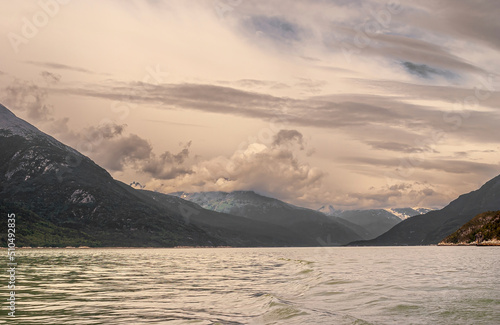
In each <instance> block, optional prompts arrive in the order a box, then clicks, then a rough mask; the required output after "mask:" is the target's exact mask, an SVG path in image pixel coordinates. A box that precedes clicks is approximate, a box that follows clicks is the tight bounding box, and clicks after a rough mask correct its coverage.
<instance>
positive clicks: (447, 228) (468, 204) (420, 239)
mask: <svg viewBox="0 0 500 325" xmlns="http://www.w3.org/2000/svg"><path fill="white" fill-rule="evenodd" d="M494 210H500V176H497V177H495V178H493V179H492V180H490V181H489V182H487V183H486V184H484V185H483V186H482V187H481V188H480V189H478V190H476V191H473V192H470V193H468V194H464V195H461V196H460V197H459V198H458V199H456V200H454V201H453V202H451V203H450V204H449V205H447V206H446V207H445V208H443V209H441V210H436V211H431V212H429V213H426V214H424V215H420V216H415V217H412V218H410V219H407V220H404V221H403V222H401V223H399V224H397V225H396V226H394V227H393V228H391V229H390V230H389V231H387V232H386V233H384V234H382V235H380V236H379V237H377V238H375V239H373V240H368V241H359V242H354V243H351V245H359V246H377V245H431V244H437V243H439V242H440V241H441V240H442V239H443V238H445V237H446V236H448V235H450V234H451V233H453V232H454V231H456V230H458V229H459V228H460V227H461V226H462V225H463V224H465V223H466V222H468V221H469V220H471V219H472V218H473V217H474V216H476V215H478V214H479V213H482V212H485V211H494Z"/></svg>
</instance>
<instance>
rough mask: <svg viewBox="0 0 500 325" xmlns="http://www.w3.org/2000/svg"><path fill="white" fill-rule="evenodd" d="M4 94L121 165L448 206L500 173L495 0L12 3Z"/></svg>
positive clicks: (190, 181) (368, 201)
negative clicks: (461, 195) (452, 201)
mask: <svg viewBox="0 0 500 325" xmlns="http://www.w3.org/2000/svg"><path fill="white" fill-rule="evenodd" d="M0 15H1V18H2V19H1V20H0V32H1V34H2V37H1V38H0V47H1V49H2V50H1V52H0V89H1V92H0V102H1V103H2V104H4V105H6V106H7V107H8V108H10V109H11V110H12V111H13V112H14V113H15V114H16V115H18V116H19V117H21V118H23V119H26V120H27V121H28V122H30V123H32V124H34V125H35V126H37V127H38V128H40V129H41V130H43V131H44V132H47V133H49V134H51V135H53V136H54V137H56V138H57V139H59V140H61V141H63V142H65V143H66V144H68V145H71V146H73V147H75V148H76V149H78V150H79V151H81V152H82V153H84V154H86V155H88V156H89V157H91V158H92V159H93V160H94V161H96V162H97V163H98V164H100V165H101V166H102V167H104V168H106V169H107V170H108V171H109V172H110V173H111V174H112V175H113V176H114V177H115V178H116V179H119V180H121V181H124V182H126V183H132V182H138V183H140V184H141V185H142V186H145V188H146V189H150V190H157V191H161V192H164V193H170V192H174V191H213V190H222V191H232V190H255V191H257V192H259V193H262V194H265V195H270V196H273V197H276V198H279V199H282V200H285V201H287V202H290V203H293V204H297V205H302V206H307V207H311V208H319V207H320V206H321V205H324V204H331V205H333V206H334V207H335V208H341V209H354V208H375V207H404V206H425V207H435V208H439V207H442V206H444V205H446V204H447V203H449V202H450V201H451V200H453V199H455V198H456V197H457V196H458V195H460V194H463V193H465V192H469V191H472V190H475V189H477V188H478V187H479V186H480V185H482V184H483V183H484V182H486V181H487V180H489V179H491V178H493V177H494V176H496V175H498V174H500V156H499V149H500V127H499V125H500V111H499V105H500V93H499V89H500V76H499V74H500V61H499V60H498V58H499V57H500V37H499V35H500V20H499V19H498V17H500V4H499V3H498V1H494V0H490V1H472V0H471V1H455V0H440V1H433V0H429V1H426V0H420V1H401V2H398V1H347V0H295V1H291V0H290V1H285V0H275V1H260V0H259V1H250V0H220V1H216V0H214V1H212V0H206V1H195V0H130V1H120V0H106V1H102V0H101V1H97V0H86V1H83V0H72V1H69V0H64V1H63V0H59V1H56V0H41V1H27V0H17V1H2V2H1V3H0Z"/></svg>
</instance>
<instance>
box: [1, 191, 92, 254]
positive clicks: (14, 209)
mask: <svg viewBox="0 0 500 325" xmlns="http://www.w3.org/2000/svg"><path fill="white" fill-rule="evenodd" d="M12 213H13V214H15V215H16V218H15V219H16V227H15V230H16V232H15V235H16V237H15V239H16V241H15V244H16V246H17V247H27V246H29V247H66V246H75V247H78V246H100V243H99V242H98V241H96V240H94V239H92V238H91V237H90V236H89V235H87V234H85V233H83V232H81V231H78V230H75V229H69V228H65V227H59V226H56V225H54V224H53V223H51V222H49V221H46V220H43V219H42V218H40V217H39V216H38V215H37V214H35V213H33V212H32V211H29V210H27V209H25V208H23V207H21V206H19V205H16V204H12V203H8V202H5V201H1V200H0V216H1V218H0V246H1V247H7V217H8V215H9V214H12Z"/></svg>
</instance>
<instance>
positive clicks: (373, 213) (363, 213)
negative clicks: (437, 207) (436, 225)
mask: <svg viewBox="0 0 500 325" xmlns="http://www.w3.org/2000/svg"><path fill="white" fill-rule="evenodd" d="M318 211H319V212H322V213H324V214H325V215H327V216H335V217H339V218H342V219H345V220H348V221H350V222H352V223H354V224H357V225H359V226H362V227H364V228H365V229H366V230H367V231H368V232H369V233H370V237H372V238H375V237H377V236H379V235H381V234H383V233H384V232H386V231H388V230H389V229H391V228H392V227H394V226H395V225H397V224H398V223H400V222H401V221H402V220H405V219H408V218H410V217H413V216H416V215H420V214H424V213H427V212H429V211H431V209H426V208H392V209H367V210H336V209H335V208H334V207H333V206H332V205H324V206H322V207H321V208H319V209H318Z"/></svg>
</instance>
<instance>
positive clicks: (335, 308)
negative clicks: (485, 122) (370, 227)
mask: <svg viewBox="0 0 500 325" xmlns="http://www.w3.org/2000/svg"><path fill="white" fill-rule="evenodd" d="M17 255H18V260H17V262H18V268H17V284H18V286H17V297H18V300H17V312H16V314H17V317H16V318H15V319H7V318H6V317H5V316H3V317H2V319H1V321H0V323H9V324H26V325H27V324H73V325H74V324H341V325H342V324H446V325H449V324H475V325H478V324H492V325H493V324H499V323H500V284H499V283H500V282H499V278H500V249H499V248H498V247H435V246H434V247H431V246H429V247H367V248H362V247H352V248H326V247H325V248H199V249H189V248H187V249H25V250H18V252H17ZM2 278H3V279H5V278H4V277H2ZM3 282H4V283H5V280H4V281H3ZM2 309H3V311H5V310H6V305H5V303H4V304H2ZM3 314H4V313H3ZM4 315H5V314H4Z"/></svg>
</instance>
